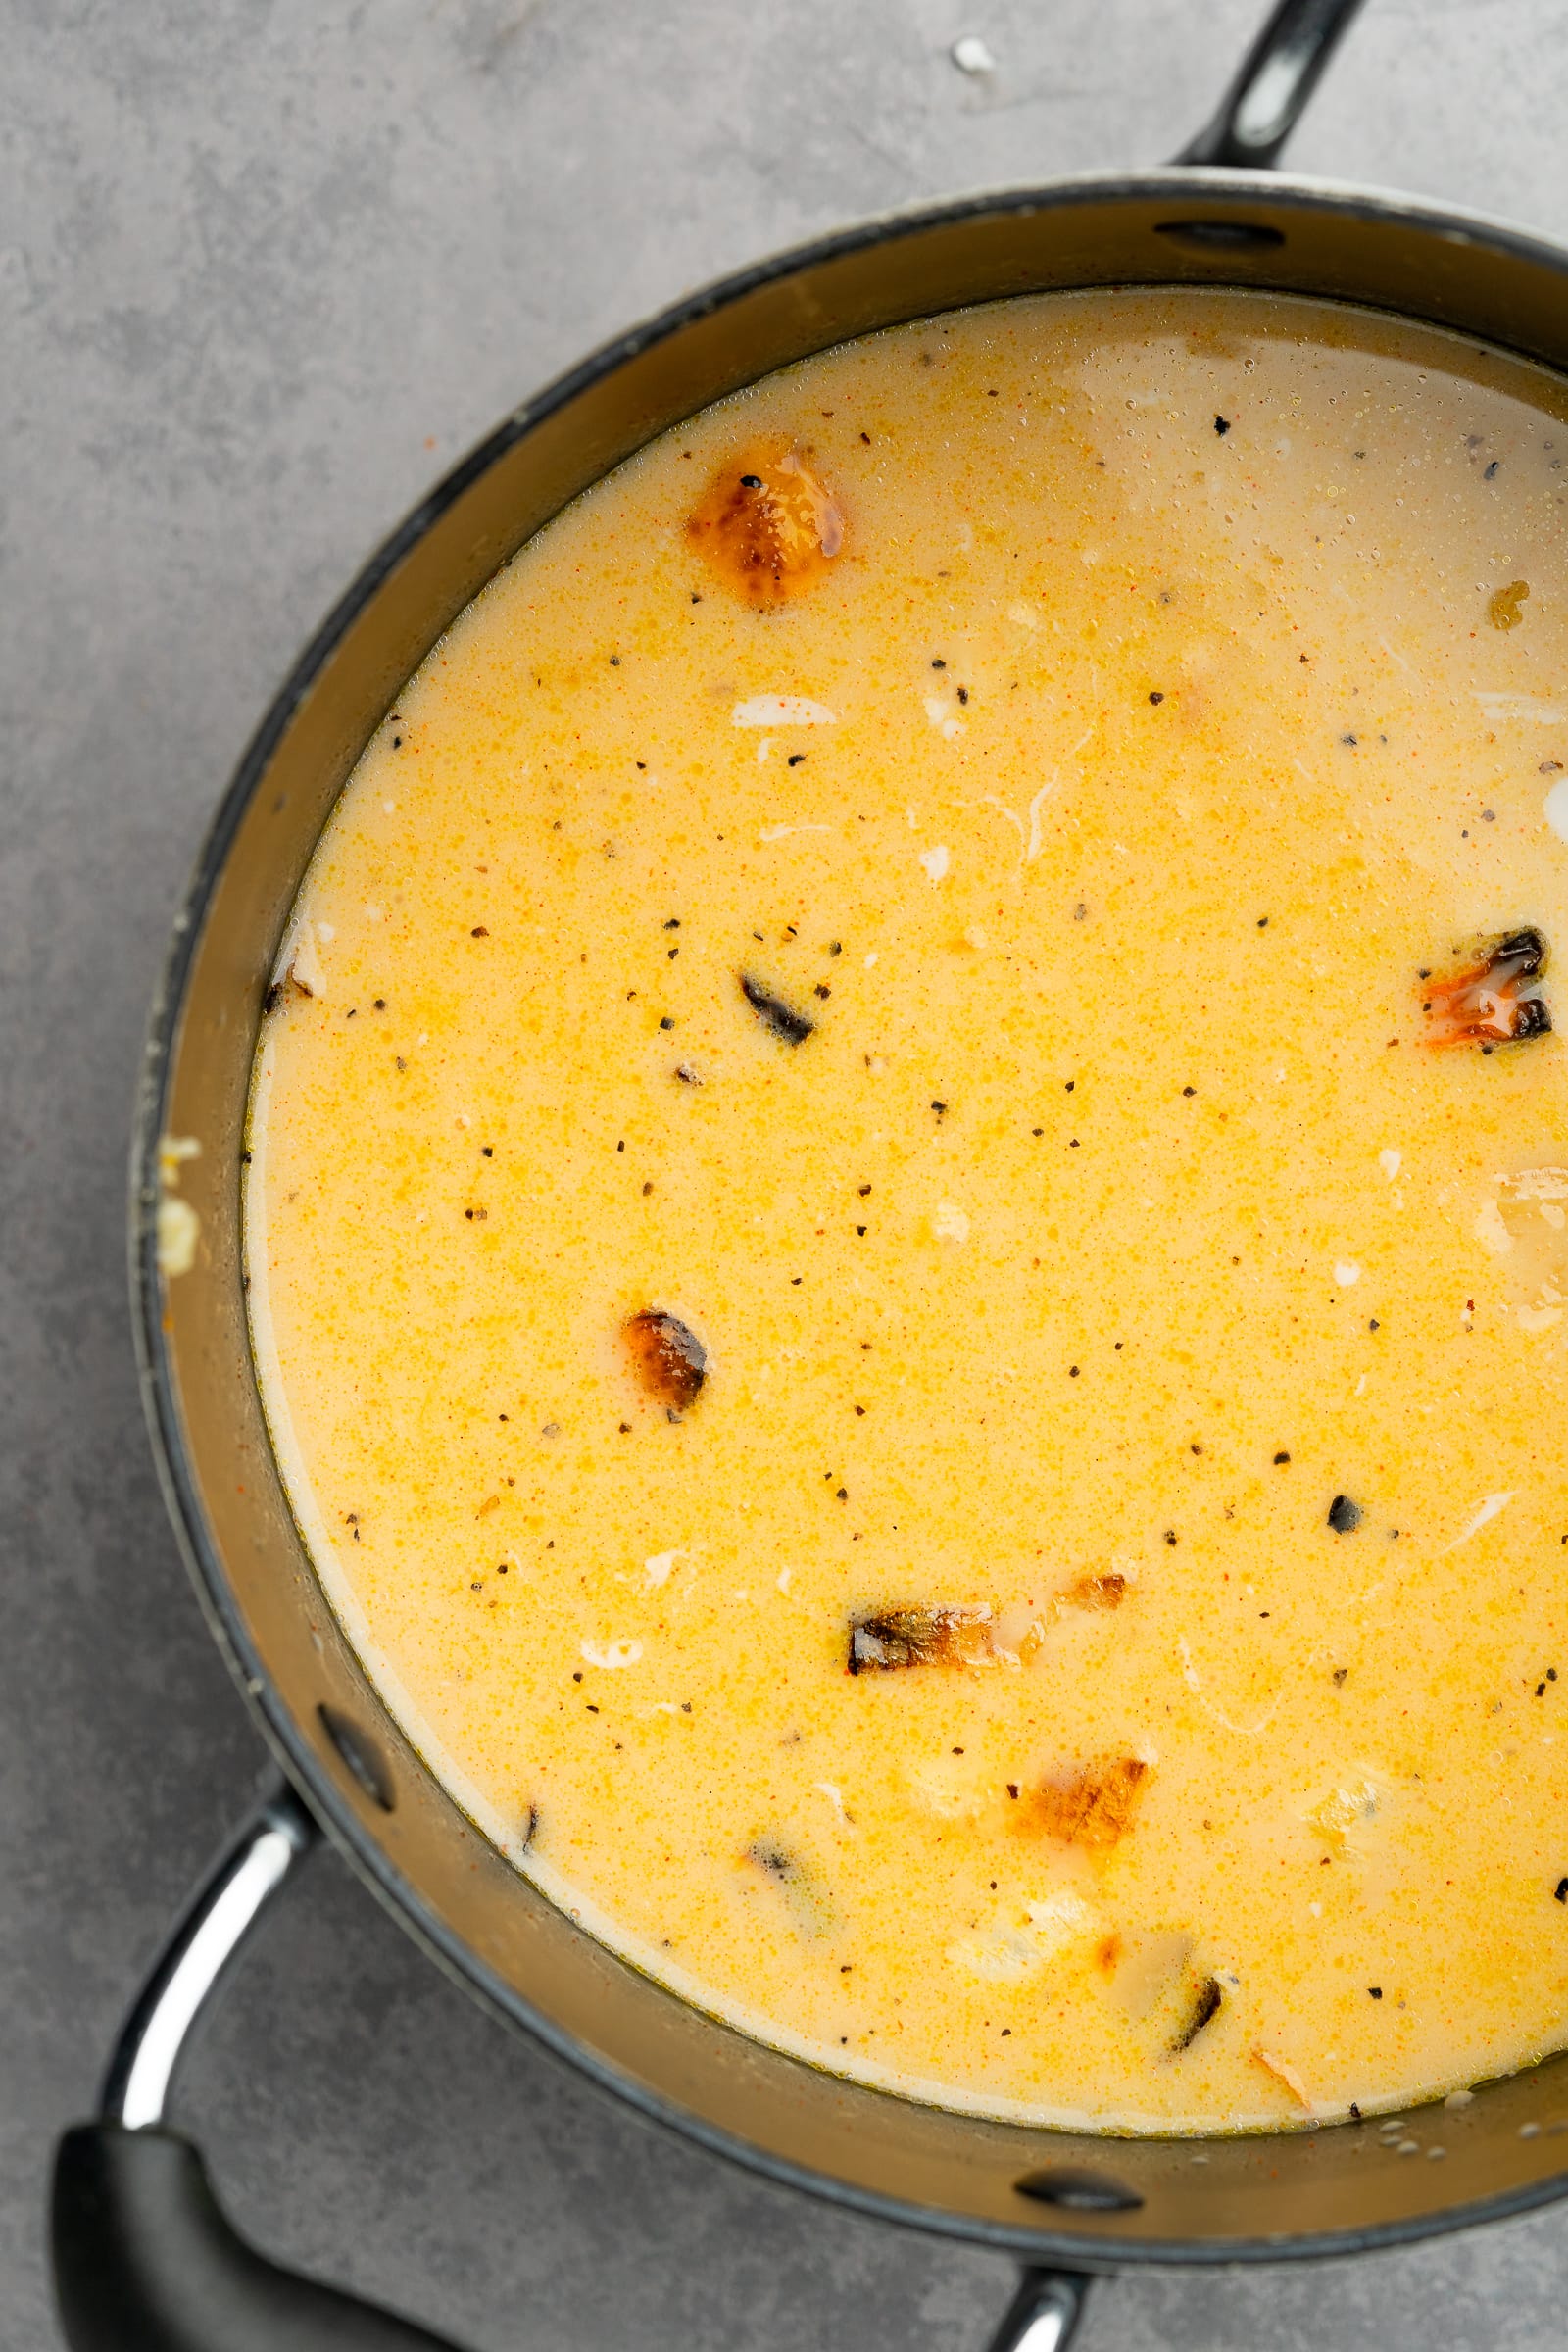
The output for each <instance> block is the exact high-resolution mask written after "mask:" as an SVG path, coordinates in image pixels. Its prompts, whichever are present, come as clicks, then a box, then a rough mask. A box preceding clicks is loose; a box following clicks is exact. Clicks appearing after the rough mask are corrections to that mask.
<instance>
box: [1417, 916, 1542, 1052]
mask: <svg viewBox="0 0 1568 2352" xmlns="http://www.w3.org/2000/svg"><path fill="white" fill-rule="evenodd" d="M1545 968H1546V943H1545V941H1544V939H1543V938H1542V936H1541V933H1540V932H1539V931H1536V930H1525V931H1510V932H1508V933H1507V935H1506V936H1505V937H1503V938H1501V939H1495V940H1490V941H1488V942H1487V943H1486V945H1485V946H1484V947H1483V948H1482V949H1481V950H1480V952H1479V954H1478V956H1477V957H1476V960H1475V961H1474V962H1473V963H1469V964H1467V965H1466V966H1465V968H1464V970H1463V971H1459V972H1452V973H1450V974H1449V975H1448V976H1447V977H1446V978H1445V979H1434V978H1433V977H1432V975H1431V974H1430V973H1429V974H1428V975H1427V976H1426V978H1425V979H1423V981H1422V982H1421V1009H1422V1011H1423V1012H1424V1013H1425V1014H1426V1016H1427V1019H1428V1021H1429V1022H1430V1024H1431V1027H1430V1029H1429V1032H1428V1042H1429V1043H1430V1044H1432V1045H1435V1046H1452V1045H1463V1044H1472V1045H1505V1044H1510V1043H1512V1041H1513V1040H1514V1039H1516V1038H1523V1037H1544V1035H1545V1034H1546V1032H1547V1031H1548V1030H1549V1029H1550V1027H1551V1013H1550V1010H1549V1009H1548V1007H1547V1005H1546V1004H1545V1001H1544V999H1543V998H1542V997H1539V996H1534V995H1527V994H1525V983H1526V982H1527V981H1532V980H1536V979H1538V978H1539V977H1540V975H1541V974H1542V973H1543V972H1544V970H1545Z"/></svg>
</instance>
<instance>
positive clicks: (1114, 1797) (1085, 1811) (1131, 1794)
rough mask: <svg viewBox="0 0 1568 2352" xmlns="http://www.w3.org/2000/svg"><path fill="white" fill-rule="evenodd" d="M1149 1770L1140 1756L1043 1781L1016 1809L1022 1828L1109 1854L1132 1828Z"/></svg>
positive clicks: (1116, 1759)
mask: <svg viewBox="0 0 1568 2352" xmlns="http://www.w3.org/2000/svg"><path fill="white" fill-rule="evenodd" d="M1149 1772H1150V1768H1149V1766H1148V1765H1147V1764H1146V1763H1145V1762H1144V1760H1143V1758H1142V1757H1141V1756H1111V1757H1105V1758H1102V1759H1101V1760H1100V1761H1099V1762H1097V1763H1094V1764H1085V1765H1082V1766H1081V1767H1079V1768H1078V1769H1077V1770H1076V1771H1074V1772H1072V1773H1070V1774H1069V1775H1068V1776H1066V1777H1064V1778H1060V1779H1053V1780H1048V1781H1042V1782H1040V1784H1039V1785H1038V1787H1036V1788H1034V1789H1031V1790H1030V1792H1029V1802H1028V1804H1027V1806H1025V1807H1022V1808H1020V1810H1021V1812H1022V1816H1023V1823H1022V1826H1024V1827H1026V1828H1029V1829H1036V1830H1043V1831H1044V1832H1045V1834H1046V1836H1047V1837H1048V1838H1059V1839H1060V1840H1061V1842H1062V1844H1064V1845H1078V1846H1082V1847H1083V1848H1084V1849H1085V1850H1086V1851H1087V1852H1089V1853H1108V1852H1109V1851H1110V1848H1111V1847H1112V1846H1113V1845H1114V1844H1116V1842H1117V1840H1118V1839H1119V1838H1121V1837H1122V1836H1123V1835H1124V1834H1125V1833H1126V1831H1127V1830H1128V1829H1130V1828H1131V1826H1132V1818H1133V1814H1134V1812H1135V1811H1136V1810H1137V1806H1138V1802H1139V1799H1140V1797H1141V1796H1142V1794H1143V1789H1144V1784H1145V1782H1146V1781H1147V1780H1148V1778H1149Z"/></svg>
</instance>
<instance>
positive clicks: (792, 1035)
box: [740, 972, 816, 1046]
mask: <svg viewBox="0 0 1568 2352" xmlns="http://www.w3.org/2000/svg"><path fill="white" fill-rule="evenodd" d="M740 983H741V994H742V996H743V997H744V998H745V999H746V1002H747V1004H748V1005H750V1006H751V1008H752V1010H753V1011H754V1012H755V1013H757V1014H758V1015H759V1016H760V1020H761V1023H762V1026H763V1027H764V1028H765V1029H771V1030H772V1032H773V1035H774V1036H775V1037H781V1038H782V1039H783V1040H784V1043H785V1044H786V1045H789V1046H799V1045H803V1044H804V1043H805V1041H806V1039H807V1038H809V1036H810V1034H811V1032H812V1030H813V1029H814V1028H815V1027H816V1023H815V1022H814V1021H811V1020H808V1018H807V1016H806V1014H805V1013H804V1012H796V1011H795V1010H794V1008H793V1007H792V1006H791V1005H786V1004H785V1003H784V1001H783V999H782V997H775V996H774V995H773V993H772V991H771V990H770V989H768V988H766V987H764V985H763V983H762V982H761V981H760V980H758V979H756V978H754V977H753V975H752V974H751V973H750V972H742V973H741V975H740Z"/></svg>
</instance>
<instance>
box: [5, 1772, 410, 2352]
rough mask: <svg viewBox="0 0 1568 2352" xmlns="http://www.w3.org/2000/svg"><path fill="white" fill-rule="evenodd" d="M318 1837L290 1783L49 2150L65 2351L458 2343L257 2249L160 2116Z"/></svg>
mask: <svg viewBox="0 0 1568 2352" xmlns="http://www.w3.org/2000/svg"><path fill="white" fill-rule="evenodd" d="M315 1842H316V1825H315V1823H314V1822H313V1821H312V1820H311V1817H310V1815H309V1814H308V1813H307V1812H306V1811H305V1809H304V1807H303V1806H302V1805H301V1804H300V1802H299V1800H298V1798H297V1797H296V1796H295V1795H294V1794H293V1792H292V1791H291V1790H289V1789H280V1790H279V1791H278V1792H277V1793H276V1794H275V1795H272V1796H270V1797H269V1798H268V1799H267V1800H266V1802H265V1803H264V1804H262V1805H261V1806H260V1807H259V1809H258V1810H257V1812H256V1813H255V1814H253V1816H252V1817H251V1819H250V1821H249V1822H247V1823H246V1825H245V1827H244V1829H243V1830H241V1832H240V1833H239V1835H238V1836H237V1837H236V1838H234V1840H233V1841H232V1843H231V1844H230V1845H229V1846H228V1847H227V1849H226V1850H225V1852H224V1853H223V1855H222V1856H221V1859H220V1861H219V1862H218V1863H217V1864H216V1866H215V1867H214V1869H213V1870H212V1872H211V1873H210V1875H209V1876H208V1878H207V1880H206V1881H205V1883H204V1884H203V1886H202V1887H200V1888H199V1889H198V1891H197V1893H196V1894H195V1896H194V1897H193V1899H192V1901H191V1903H190V1904H189V1906H188V1908H187V1909H186V1911H185V1914H184V1916H183V1918H182V1919H181V1920H180V1922H179V1925H178V1926H177V1927H176V1928H175V1930H174V1933H173V1935H172V1936H171V1937H170V1939H169V1942H168V1943H167V1944H166V1945H165V1947H164V1950H163V1951H162V1953H161V1954H160V1955H159V1958H158V1960H157V1962H156V1963H155V1965H154V1967H153V1970H152V1973H151V1975H150V1976H149V1977H148V1980H147V1983H146V1985H145V1986H144V1988H143V1990H142V1992H141V1994H140V1996H139V1998H138V1999H137V2002H136V2004H135V2007H134V2008H133V2009H132V2011H131V2013H130V2017H129V2019H128V2020H127V2022H126V2025H125V2028H124V2031H123V2034H121V2037H120V2040H119V2042H118V2044H117V2046H116V2049H115V2054H114V2057H113V2059H112V2060H111V2062H110V2066H109V2072H108V2075H107V2077H106V2078H105V2082H104V2087H103V2093H102V2097H101V2100H100V2103H99V2113H98V2118H97V2120H96V2122H94V2123H90V2124H77V2125H76V2126H74V2128H73V2130H71V2131H67V2132H66V2133H65V2134H64V2136H63V2137H62V2139H61V2142H60V2145H59V2148H58V2149H57V2150H56V2153H55V2173H54V2191H53V2198H52V2204H51V2212H50V2231H51V2239H52V2245H53V2253H54V2274H55V2294H56V2297H57V2300H58V2302H59V2306H60V2319H61V2325H62V2327H63V2329H64V2333H65V2337H66V2341H67V2343H68V2344H69V2345H70V2346H71V2352H454V2347H453V2346H452V2345H451V2344H450V2343H449V2342H448V2341H447V2339H446V2338H445V2337H444V2336H437V2335H432V2334H431V2333H430V2332H429V2330H428V2329H427V2328H423V2327H416V2326H415V2325H414V2324H413V2322H412V2321H409V2320H400V2319H398V2318H397V2317H396V2315H395V2314H394V2313H392V2312H389V2311H382V2310H380V2309H379V2308H378V2307H377V2306H376V2305H374V2304H369V2303H361V2302H358V2301H356V2299H355V2298H354V2297H353V2296H351V2295H345V2294H342V2293H340V2292H339V2291H338V2290H337V2289H336V2288H335V2287H330V2286H323V2285H320V2284H319V2282H318V2281H317V2280H315V2279H314V2278H300V2277H298V2276H297V2275H296V2274H295V2273H294V2272H292V2271H286V2270H284V2269H282V2268H281V2267H280V2266H279V2265H278V2264H277V2263H274V2262H270V2261H269V2260H268V2258H267V2256H266V2255H264V2254H260V2253H258V2252H257V2250H256V2248H255V2247H254V2246H252V2245H250V2244H248V2243H247V2242H246V2240H245V2239H244V2238H243V2237H241V2236H240V2234H239V2232H238V2231H237V2230H236V2229H234V2227H233V2225H232V2223H231V2222H230V2221H229V2219H228V2217H227V2215H226V2214H225V2213H224V2212H223V2209H222V2207H221V2205H220V2204H219V2202H218V2199H217V2197H216V2196H215V2195H214V2193H213V2188H212V2183H211V2181H210V2180H208V2177H207V2167H206V2165H205V2163H204V2162H203V2160H202V2156H201V2152H200V2150H199V2149H197V2148H196V2147H195V2146H194V2145H193V2144H192V2143H191V2141H190V2140H188V2139H186V2138H184V2137H183V2136H182V2135H181V2134H180V2133H179V2132H177V2131H170V2130H168V2128H167V2127H166V2125H165V2122H164V2117H165V2114H166V2112H167V2108H168V2103H169V2093H170V2088H171V2084H172V2080H173V2074H174V2069H175V2066H176V2064H177V2062H178V2059H179V2056H180V2052H181V2050H182V2049H183V2047H184V2045H185V2042H186V2040H187V2038H188V2036H189V2034H190V2031H191V2028H192V2027H193V2026H194V2025H195V2023H196V2021H197V2018H198V2017H199V2016H200V2014H201V2012H202V2010H203V2009H204V2008H205V2007H206V2005H207V2002H208V1999H209V1998H210V1996H211V1994H212V1992H213V1990H214V1989H215V1987H216V1985H217V1984H218V1982H219V1979H220V1978H221V1975H222V1974H223V1972H224V1970H225V1969H226V1967H227V1965H228V1963H229V1961H230V1960H231V1959H232V1958H233V1957H234V1954H235V1953H236V1951H237V1950H238V1949H239V1946H240V1944H241V1942H242V1941H243V1939H244V1937H245V1935H246V1933H247V1931H248V1930H249V1928H250V1927H251V1925H252V1923H253V1922H254V1921H255V1919H256V1918H257V1917H258V1915H259V1914H260V1913H261V1911H262V1910H263V1909H264V1908H265V1907H266V1905H267V1903H268V1902H269V1900H270V1897H271V1896H272V1895H273V1894H275V1893H276V1892H277V1890H278V1888H279V1887H281V1886H283V1884H284V1883H285V1881H286V1880H288V1879H289V1878H291V1877H292V1876H293V1874H294V1872H295V1870H296V1868H297V1866H298V1864H299V1863H300V1862H302V1861H303V1860H304V1858H305V1856H306V1855H307V1854H308V1853H309V1852H310V1850H311V1847H312V1846H313V1845H314V1843H315Z"/></svg>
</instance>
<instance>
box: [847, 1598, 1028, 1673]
mask: <svg viewBox="0 0 1568 2352" xmlns="http://www.w3.org/2000/svg"><path fill="white" fill-rule="evenodd" d="M991 1630H992V1629H991V1611H990V1610H989V1609H983V1608H982V1609H930V1608H926V1609H883V1610H881V1611H879V1612H878V1614H877V1615H876V1616H874V1617H858V1618H857V1619H856V1620H855V1623H854V1624H853V1625H852V1626H851V1627H850V1655H849V1668H850V1672H851V1673H852V1674H872V1673H881V1672H883V1671H884V1670H885V1669H887V1668H889V1667H894V1666H973V1665H977V1664H979V1663H980V1662H981V1661H982V1660H984V1659H988V1658H990V1657H992V1656H993V1655H994V1654H995V1653H994V1649H993V1644H992V1639H991Z"/></svg>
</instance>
